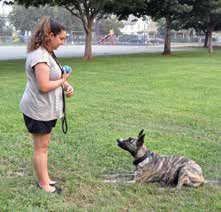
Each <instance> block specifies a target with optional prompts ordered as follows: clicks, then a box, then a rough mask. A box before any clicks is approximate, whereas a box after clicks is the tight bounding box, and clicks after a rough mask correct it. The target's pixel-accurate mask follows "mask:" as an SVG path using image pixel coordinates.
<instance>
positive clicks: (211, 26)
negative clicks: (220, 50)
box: [178, 0, 221, 53]
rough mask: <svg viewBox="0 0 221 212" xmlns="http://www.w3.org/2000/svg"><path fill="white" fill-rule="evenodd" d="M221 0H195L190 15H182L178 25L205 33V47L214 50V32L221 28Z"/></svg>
mask: <svg viewBox="0 0 221 212" xmlns="http://www.w3.org/2000/svg"><path fill="white" fill-rule="evenodd" d="M220 19H221V0H197V1H193V9H192V11H191V13H190V15H189V16H182V17H180V19H179V20H178V25H179V26H181V27H182V28H186V29H187V28H194V29H195V30H196V31H198V32H200V31H201V32H204V33H205V42H204V47H208V52H209V53H211V52H213V47H212V32H213V31H214V30H220V29H221V22H220Z"/></svg>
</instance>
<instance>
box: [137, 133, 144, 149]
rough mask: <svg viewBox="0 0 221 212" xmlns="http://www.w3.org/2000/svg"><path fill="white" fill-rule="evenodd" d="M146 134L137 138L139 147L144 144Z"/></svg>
mask: <svg viewBox="0 0 221 212" xmlns="http://www.w3.org/2000/svg"><path fill="white" fill-rule="evenodd" d="M144 137H145V134H143V135H141V136H140V137H139V138H138V140H137V147H141V146H143V143H144Z"/></svg>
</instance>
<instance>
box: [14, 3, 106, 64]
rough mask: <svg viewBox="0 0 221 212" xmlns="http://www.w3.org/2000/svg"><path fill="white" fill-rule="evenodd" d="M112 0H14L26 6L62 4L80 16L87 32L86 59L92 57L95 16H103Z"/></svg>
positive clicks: (76, 15)
mask: <svg viewBox="0 0 221 212" xmlns="http://www.w3.org/2000/svg"><path fill="white" fill-rule="evenodd" d="M108 1H110V0H77V1H72V0H14V1H11V3H13V2H15V3H18V4H21V5H24V6H25V7H29V6H35V7H39V6H41V5H47V4H48V5H51V6H61V7H64V8H65V9H67V10H68V11H69V12H70V13H71V14H72V15H73V16H75V17H77V18H79V19H80V20H81V22H82V24H83V28H84V31H85V34H86V42H85V53H84V58H85V59H86V60H90V59H92V28H93V24H94V20H95V18H101V17H102V16H103V8H104V6H105V4H106V3H107V2H108Z"/></svg>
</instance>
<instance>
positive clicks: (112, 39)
mask: <svg viewBox="0 0 221 212" xmlns="http://www.w3.org/2000/svg"><path fill="white" fill-rule="evenodd" d="M105 41H110V42H111V44H116V35H115V34H114V31H113V29H111V30H110V31H109V33H108V34H107V35H104V36H103V37H102V38H101V39H100V40H99V41H98V43H99V44H103V43H104V42H105Z"/></svg>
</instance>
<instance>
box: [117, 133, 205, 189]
mask: <svg viewBox="0 0 221 212" xmlns="http://www.w3.org/2000/svg"><path fill="white" fill-rule="evenodd" d="M143 131H144V130H141V131H140V133H139V134H138V137H137V138H131V137H129V138H127V139H117V143H118V146H119V147H120V148H122V149H124V150H126V151H128V152H129V153H130V154H131V155H132V156H133V157H134V159H135V160H134V162H133V163H134V165H135V167H136V169H135V172H134V179H133V180H134V181H135V182H141V183H153V182H158V183H160V184H161V185H163V186H165V185H171V186H176V187H177V188H178V189H180V188H182V186H191V187H198V186H200V185H201V184H203V183H204V177H203V174H202V169H201V167H200V166H199V165H198V164H197V163H196V162H195V161H193V160H190V159H188V158H185V157H179V156H161V155H158V154H156V153H154V152H151V151H150V150H149V149H147V147H146V146H145V145H144V137H145V134H143Z"/></svg>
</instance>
